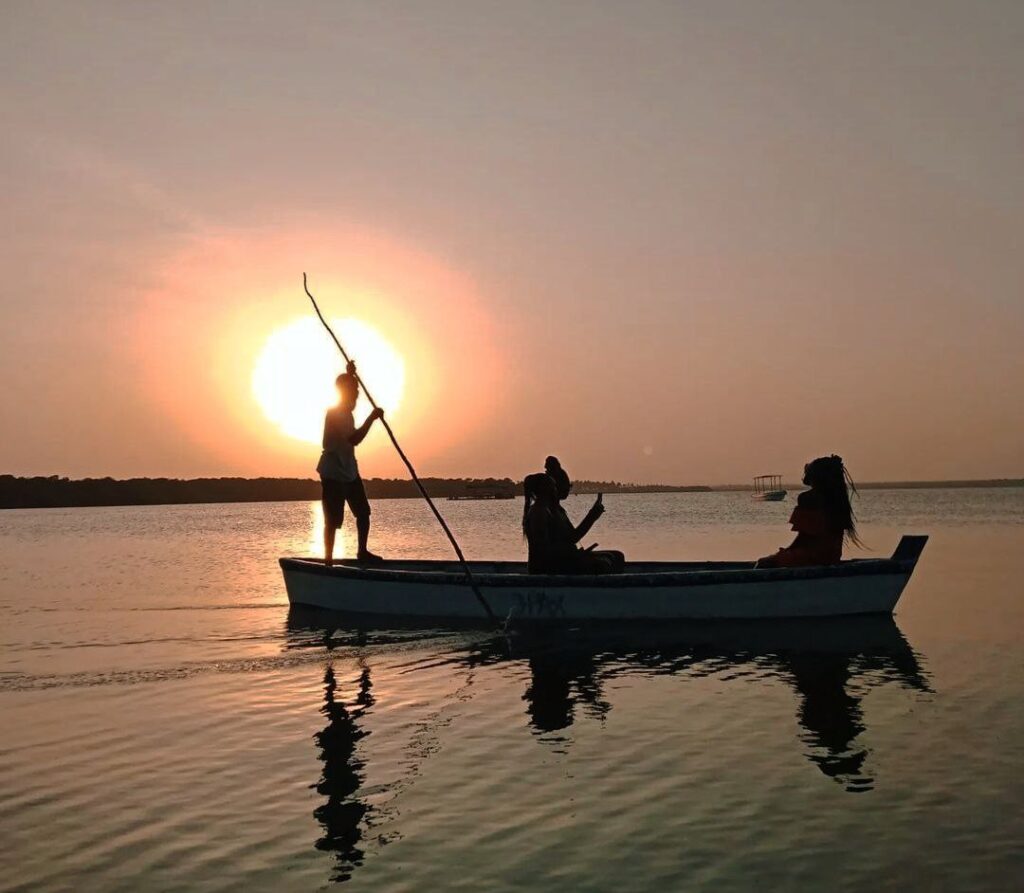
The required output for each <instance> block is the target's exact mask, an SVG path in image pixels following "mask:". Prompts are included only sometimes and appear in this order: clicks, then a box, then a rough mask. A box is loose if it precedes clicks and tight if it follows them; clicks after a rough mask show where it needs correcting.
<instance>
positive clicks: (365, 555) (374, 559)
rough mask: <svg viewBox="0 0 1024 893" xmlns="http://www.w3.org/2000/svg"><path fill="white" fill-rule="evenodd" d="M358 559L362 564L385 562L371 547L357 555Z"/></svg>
mask: <svg viewBox="0 0 1024 893" xmlns="http://www.w3.org/2000/svg"><path fill="white" fill-rule="evenodd" d="M356 561H358V562H359V563H360V564H383V563H384V559H383V558H381V557H380V555H374V554H373V552H371V551H370V550H369V549H367V550H366V551H365V552H360V553H359V554H358V555H357V556H356Z"/></svg>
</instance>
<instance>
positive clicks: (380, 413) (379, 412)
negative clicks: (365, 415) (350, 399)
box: [370, 406, 384, 419]
mask: <svg viewBox="0 0 1024 893" xmlns="http://www.w3.org/2000/svg"><path fill="white" fill-rule="evenodd" d="M370 418H371V419H382V418H384V410H383V409H381V408H380V407H379V406H375V407H373V411H372V412H371V413H370Z"/></svg>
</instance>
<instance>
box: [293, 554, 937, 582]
mask: <svg viewBox="0 0 1024 893" xmlns="http://www.w3.org/2000/svg"><path fill="white" fill-rule="evenodd" d="M279 563H280V565H281V569H282V571H283V572H285V573H288V572H291V573H295V572H298V573H305V574H311V575H314V576H324V577H331V578H336V579H347V580H355V581H361V582H366V583H416V584H422V585H435V586H439V585H440V586H468V585H469V583H468V582H467V580H466V575H465V574H464V573H462V572H460V571H420V570H415V571H412V570H400V569H397V568H388V567H386V566H385V567H360V566H358V565H350V564H336V565H334V566H333V567H325V566H324V565H323V564H322V562H321V559H314V558H308V557H306V558H303V557H282V558H280V559H279ZM438 563H439V564H442V563H443V564H448V562H440V561H439V562H438ZM916 564H917V560H916V558H914V559H910V558H907V559H898V558H868V559H857V560H853V561H846V562H842V563H840V564H833V565H822V566H816V567H797V568H754V567H749V568H737V569H729V570H724V569H723V570H693V571H677V572H671V571H665V572H653V573H636V574H631V573H623V574H604V575H585V574H571V575H570V574H495V573H490V574H488V573H474V574H473V579H474V580H475V581H476V584H477V585H478V586H482V587H489V588H544V589H639V588H662V587H682V586H712V585H721V584H724V583H733V584H735V583H779V582H784V581H788V580H799V581H804V580H824V579H833V578H842V577H863V576H892V575H899V576H907V577H909V576H910V575H911V574H912V573H913V570H914V567H915V565H916Z"/></svg>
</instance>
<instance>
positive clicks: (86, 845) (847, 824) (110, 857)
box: [0, 489, 1024, 891]
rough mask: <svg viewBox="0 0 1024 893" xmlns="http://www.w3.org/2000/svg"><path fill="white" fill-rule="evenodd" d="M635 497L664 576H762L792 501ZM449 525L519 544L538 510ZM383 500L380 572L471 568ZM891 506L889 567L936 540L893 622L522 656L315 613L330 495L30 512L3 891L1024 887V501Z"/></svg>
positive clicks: (635, 515) (452, 634) (10, 646)
mask: <svg viewBox="0 0 1024 893" xmlns="http://www.w3.org/2000/svg"><path fill="white" fill-rule="evenodd" d="M588 503H589V500H588V499H586V498H582V497H581V498H578V499H574V500H573V503H572V505H571V507H570V513H571V514H574V515H576V516H579V515H582V513H583V511H584V510H585V508H586V506H587V505H588ZM606 503H607V506H608V513H607V514H606V516H605V517H604V518H602V520H601V521H600V522H599V526H598V527H597V528H596V529H595V531H594V538H595V539H597V540H598V541H599V542H600V543H601V545H603V546H606V547H618V548H623V549H625V551H626V552H627V554H628V555H629V556H631V557H634V558H647V559H667V558H678V559H700V558H708V559H727V558H740V557H756V556H757V555H760V554H765V553H767V552H769V551H771V550H773V549H774V548H776V547H777V546H778V545H780V544H782V543H783V542H784V541H785V540H786V536H787V534H786V525H785V518H786V515H787V512H788V511H789V508H790V506H789V505H787V504H786V503H782V504H771V503H767V504H762V503H755V502H753V501H752V500H751V499H750V498H749V496H747V495H746V494H742V493H738V494H729V493H712V494H666V495H661V496H624V495H623V496H620V495H613V496H608V497H606ZM442 508H443V509H444V510H445V513H446V515H447V516H448V517H449V519H450V522H451V524H452V526H453V528H454V529H455V530H456V532H457V534H458V535H459V536H460V538H461V539H462V541H463V543H464V545H465V547H466V550H467V552H468V553H469V554H470V555H472V556H474V557H480V558H486V557H490V558H513V557H517V556H520V555H521V554H522V551H523V544H522V540H521V537H520V535H519V534H518V533H517V529H516V522H517V513H518V512H519V506H518V504H516V503H503V502H450V503H449V502H446V503H444V504H443V505H442ZM374 510H375V514H374V523H375V527H374V534H373V536H374V540H373V545H375V546H376V547H379V549H380V550H381V551H382V552H384V553H386V554H387V555H390V556H392V557H411V556H433V557H447V555H448V552H447V547H446V544H445V542H444V540H443V539H442V537H441V536H440V535H439V533H438V532H437V530H436V528H435V526H434V524H433V522H432V520H431V519H430V517H429V515H428V513H427V511H426V510H425V508H424V507H423V506H422V505H421V504H419V503H417V502H414V501H406V500H402V501H390V502H378V503H376V504H375V507H374ZM860 513H861V517H862V521H863V534H864V539H865V540H866V542H867V543H868V545H869V546H871V547H872V548H873V549H874V552H873V553H868V554H881V555H884V554H888V553H889V552H890V551H891V549H892V548H893V546H894V545H895V542H896V540H897V539H898V536H899V534H900V533H908V532H909V533H917V532H925V533H929V534H931V536H932V539H931V541H930V542H929V545H928V547H927V549H926V550H925V553H924V556H923V558H922V562H921V564H920V565H919V567H918V570H917V572H916V574H915V577H914V579H913V580H912V582H911V584H910V586H909V587H908V589H907V591H906V593H905V594H904V596H903V599H902V601H901V602H900V606H899V610H898V614H897V617H896V618H895V622H891V621H888V620H883V621H870V620H869V621H865V622H861V621H858V622H856V623H855V622H852V621H848V620H847V621H837V622H831V621H830V622H828V623H825V624H821V623H818V624H814V625H812V626H806V625H802V624H769V625H767V626H765V625H764V624H746V625H737V624H732V625H726V626H722V625H718V626H714V625H712V626H710V627H709V626H703V627H701V626H693V625H689V626H687V625H681V626H673V625H667V626H666V625H661V626H659V627H657V628H641V629H632V630H631V629H625V630H611V631H609V630H607V629H604V630H586V629H576V630H569V631H562V632H560V633H558V634H557V635H550V634H549V635H531V636H525V635H520V636H515V637H513V639H512V640H511V642H506V641H505V640H503V639H495V638H493V637H492V636H490V635H489V634H488V633H487V632H486V631H485V630H481V631H473V630H469V631H465V630H464V631H453V630H445V629H437V630H369V631H367V630H357V629H346V628H345V627H344V626H343V625H342V622H341V621H339V620H338V618H336V617H333V618H332V617H329V616H328V617H325V616H324V615H318V614H316V613H313V612H308V611H292V612H289V610H288V605H287V600H286V598H285V594H284V589H283V586H282V583H281V579H280V573H279V570H278V568H277V565H276V559H277V557H278V555H280V554H285V553H291V554H310V553H313V552H314V551H315V549H316V544H317V543H318V542H319V539H320V535H321V533H320V531H321V528H320V521H319V509H318V507H317V506H315V505H309V504H306V503H280V504H256V505H211V506H169V507H132V508H98V509H67V510H39V511H15V512H5V513H0V616H2V618H3V620H2V630H0V640H2V642H3V648H2V654H0V709H2V716H3V722H2V732H0V828H2V831H3V847H2V848H0V888H2V889H4V890H33V891H35V890H71V889H74V890H104V891H106V890H133V891H134V890H140V889H147V890H148V889H152V890H186V889H187V890H233V889H242V888H244V889H246V890H251V891H255V890H315V889H321V888H324V887H327V886H330V885H331V884H332V883H333V882H346V883H347V884H348V889H352V890H359V889H366V890H410V891H412V890H416V891H420V890H429V889H439V890H453V889H465V890H481V889H486V890H499V891H500V890H526V889H529V890H534V889H580V890H595V891H596V890H615V891H620V890H627V891H629V890H636V891H648V890H659V891H660V890H702V889H708V890H716V891H719V890H749V889H751V888H752V887H754V886H755V885H757V886H760V887H763V888H765V889H771V890H787V889H792V890H819V889H826V888H827V889H836V890H869V889H871V890H874V889H879V888H882V889H895V888H911V889H942V890H1008V889H1015V888H1017V889H1019V888H1020V887H1021V885H1022V881H1024V859H1022V855H1021V841H1022V840H1024V781H1022V777H1024V715H1022V712H1021V709H1020V704H1021V699H1022V695H1024V645H1022V637H1021V632H1022V629H1024V623H1022V620H1024V599H1022V595H1024V592H1022V589H1024V586H1022V584H1021V580H1024V490H981V489H978V490H944V491H943V490H935V491H868V492H866V493H864V494H863V495H862V498H861V504H860ZM343 543H344V547H345V548H347V549H351V546H352V531H351V530H349V529H348V528H346V529H345V531H344V537H343Z"/></svg>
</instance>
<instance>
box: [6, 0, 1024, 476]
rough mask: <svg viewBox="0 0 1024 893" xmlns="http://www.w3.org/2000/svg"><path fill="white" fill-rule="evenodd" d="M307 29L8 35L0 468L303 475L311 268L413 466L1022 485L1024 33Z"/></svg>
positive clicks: (658, 11) (106, 28)
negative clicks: (297, 386) (302, 346)
mask: <svg viewBox="0 0 1024 893" xmlns="http://www.w3.org/2000/svg"><path fill="white" fill-rule="evenodd" d="M300 7H301V9H298V8H296V7H294V6H292V5H285V4H276V3H267V4H264V3H254V2H245V3H243V2H230V0H228V2H223V3H218V4H213V5H207V4H195V5H189V4H185V5H184V6H182V7H178V6H177V5H167V6H166V7H161V6H155V5H147V6H145V7H142V6H131V5H124V4H106V3H92V4H88V5H84V4H78V3H70V2H68V3H59V2H58V3H48V4H35V3H9V4H5V5H4V9H3V11H2V12H0V23H2V25H3V27H2V29H0V46H2V54H0V58H2V60H3V62H2V66H3V74H4V77H3V78H2V79H0V103H2V105H0V107H2V110H3V113H4V120H5V122H7V124H8V126H7V128H6V131H7V137H8V138H7V139H5V141H4V144H3V145H2V147H0V157H2V160H3V164H2V168H0V169H2V171H3V177H4V194H5V214H6V216H7V223H8V226H7V227H6V234H5V238H4V240H3V242H2V244H0V257H2V260H3V269H4V271H5V273H6V275H5V276H4V278H3V283H2V285H0V288H2V289H3V293H2V298H0V373H2V375H3V381H4V382H5V384H6V387H5V388H4V389H3V391H2V393H0V425H2V430H3V431H4V433H5V435H6V436H5V437H4V438H2V439H0V473H14V474H62V475H70V476H75V477H79V476H99V475H112V476H118V477H124V476H132V475H154V476H155V475H168V476H181V477H185V476H200V475H220V474H240V475H253V476H255V475H268V476H276V475H289V476H290V475H310V476H311V475H312V474H313V468H314V466H315V464H316V459H317V455H316V449H315V447H313V446H310V445H308V444H303V443H301V442H299V441H296V440H294V439H291V438H289V437H287V436H286V435H285V434H283V433H282V432H281V431H280V430H279V429H278V428H276V427H275V426H274V425H273V424H271V423H270V422H269V421H267V419H266V418H265V416H264V415H263V414H262V412H261V410H260V407H259V404H258V402H257V400H256V399H255V398H254V396H253V392H252V373H253V367H254V365H255V363H256V361H257V358H258V357H259V354H260V351H261V349H262V347H263V345H264V344H265V342H266V339H267V338H268V337H269V336H270V334H271V333H272V332H273V331H275V329H277V328H279V327H280V326H282V325H286V324H288V323H290V322H292V321H294V320H295V319H296V318H299V317H302V316H303V315H305V314H308V313H309V312H310V311H309V307H308V304H307V303H306V300H305V297H304V295H303V293H302V288H301V285H302V281H301V277H302V272H303V270H306V271H307V272H309V274H310V276H311V283H312V285H313V287H314V289H315V291H316V293H317V294H318V296H319V297H320V298H321V299H322V303H323V304H324V309H325V312H327V313H328V315H330V316H331V317H333V318H356V319H359V320H361V321H363V322H365V323H367V324H369V325H372V326H373V327H375V328H376V329H377V330H378V331H379V332H380V333H382V334H383V335H384V336H385V337H386V338H387V339H388V340H389V341H390V343H391V344H392V345H393V346H394V347H395V348H396V349H397V350H398V351H399V352H400V353H401V355H402V357H403V360H404V363H405V379H406V387H405V394H404V396H403V401H402V405H401V407H400V409H399V410H398V412H397V413H396V414H395V417H394V422H395V427H396V430H397V432H398V434H399V436H400V437H401V439H402V441H403V444H404V445H405V446H406V448H407V450H408V452H409V453H410V454H411V456H412V457H413V459H414V460H415V461H416V463H417V465H418V467H419V470H420V471H421V473H423V474H438V475H453V476H462V475H502V476H504V475H513V476H520V475H522V474H524V473H526V472H528V471H530V470H534V469H536V468H537V467H539V465H540V463H541V462H542V461H543V458H544V456H545V455H547V454H548V453H551V452H553V453H557V454H558V455H560V456H561V457H562V459H563V462H564V464H565V465H566V467H567V468H568V469H569V470H570V471H571V472H572V473H573V474H574V475H576V476H579V477H589V478H616V479H620V480H637V481H664V482H678V483H700V482H710V483H715V482H726V481H743V480H747V479H749V478H750V477H751V476H752V475H754V474H757V473H760V472H775V471H778V472H780V473H783V474H784V475H785V476H786V477H787V478H789V479H792V478H795V477H796V476H797V474H798V472H799V469H800V467H801V466H802V464H803V462H804V461H805V460H806V459H808V458H810V457H813V456H815V455H817V454H820V453H825V452H840V453H842V454H843V455H844V456H845V457H846V458H847V460H848V464H849V466H850V468H851V471H852V472H853V474H854V475H855V476H856V477H858V478H860V479H864V480H870V479H905V478H907V479H914V478H916V479H923V478H924V479H927V478H950V477H954V478H967V477H997V476H1014V477H1016V476H1022V475H1024V413H1022V412H1021V411H1020V406H1022V405H1024V360H1022V351H1021V349H1020V345H1021V344H1022V343H1024V252H1021V250H1020V246H1019V242H1020V234H1021V232H1024V152H1021V146H1022V134H1024V118H1022V111H1021V109H1022V106H1021V103H1020V84H1021V83H1024V61H1022V59H1024V54H1022V53H1020V52H1019V50H1020V46H1021V45H1024V6H1022V5H1021V4H1019V3H1016V2H1009V0H1007V2H990V3H986V4H983V5H975V4H966V3H964V4H954V3H935V2H923V0H921V2H907V3H901V4H897V5H894V4H889V3H880V2H879V3H864V4H856V5H853V4H831V3H824V4H814V5H807V4H803V3H796V2H754V0H749V2H732V3H719V2H710V0H708V2H696V3H692V4H686V5H685V6H682V5H677V4H662V3H654V2H640V3H635V4H612V3H600V2H594V3H589V4H583V5H579V6H572V7H565V8H563V9H561V10H560V11H559V13H558V15H557V16H553V15H552V14H551V8H550V6H549V5H548V4H541V3H532V2H522V3H516V4H488V3H483V4H481V3H470V2H464V3H453V2H439V3H437V4H431V6H430V11H429V14H427V11H426V8H425V7H417V6H414V5H410V6H400V5H389V4H348V3H336V2H322V3H320V2H308V3H303V4H300ZM357 359H358V357H357ZM369 384H370V386H371V387H372V385H373V382H372V381H370V382H369ZM364 409H365V407H364ZM361 457H362V458H361V463H362V467H363V472H364V474H366V475H378V474H380V475H395V474H399V473H400V471H401V469H400V467H399V465H398V463H397V461H396V460H395V458H394V456H393V455H392V453H391V451H390V450H389V448H388V445H387V443H386V442H385V440H384V438H383V434H382V432H379V431H378V432H376V433H375V434H374V435H373V436H372V437H371V438H370V439H369V440H367V441H366V443H365V444H364V445H363V447H361Z"/></svg>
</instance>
